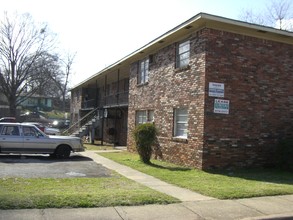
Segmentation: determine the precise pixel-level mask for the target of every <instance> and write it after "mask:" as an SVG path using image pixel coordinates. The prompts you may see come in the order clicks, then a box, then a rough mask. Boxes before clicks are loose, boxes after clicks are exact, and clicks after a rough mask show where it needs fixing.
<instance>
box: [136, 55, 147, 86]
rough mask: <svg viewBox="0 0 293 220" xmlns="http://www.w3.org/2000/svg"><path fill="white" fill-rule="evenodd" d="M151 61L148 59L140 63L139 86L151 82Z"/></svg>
mask: <svg viewBox="0 0 293 220" xmlns="http://www.w3.org/2000/svg"><path fill="white" fill-rule="evenodd" d="M149 68H150V59H149V57H146V58H144V59H142V60H140V61H139V62H138V74H137V84H138V85H141V84H145V83H147V82H148V81H149Z"/></svg>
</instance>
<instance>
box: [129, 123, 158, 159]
mask: <svg viewBox="0 0 293 220" xmlns="http://www.w3.org/2000/svg"><path fill="white" fill-rule="evenodd" d="M156 135H157V129H156V127H155V125H154V124H152V123H146V124H139V125H137V126H136V127H135V129H134V131H133V136H134V140H135V144H136V149H137V152H138V154H139V157H140V159H141V160H142V161H143V162H144V163H147V164H148V163H150V159H151V156H152V145H153V144H154V142H155V140H156Z"/></svg>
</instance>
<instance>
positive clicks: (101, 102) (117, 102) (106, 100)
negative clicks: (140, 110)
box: [81, 91, 129, 110]
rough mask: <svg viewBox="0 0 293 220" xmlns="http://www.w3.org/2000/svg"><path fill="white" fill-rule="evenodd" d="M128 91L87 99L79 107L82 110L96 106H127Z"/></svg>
mask: <svg viewBox="0 0 293 220" xmlns="http://www.w3.org/2000/svg"><path fill="white" fill-rule="evenodd" d="M128 94H129V93H128V91H126V92H120V93H116V94H112V95H108V96H103V97H102V98H99V99H97V100H96V99H89V100H86V101H83V102H82V103H81V107H82V109H84V110H90V109H94V108H96V107H101V108H103V107H117V106H128Z"/></svg>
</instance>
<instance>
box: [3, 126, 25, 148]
mask: <svg viewBox="0 0 293 220" xmlns="http://www.w3.org/2000/svg"><path fill="white" fill-rule="evenodd" d="M0 132H1V133H0V147H1V152H3V153H20V152H21V151H22V148H23V137H22V135H21V133H20V129H19V125H14V124H7V125H6V124H4V125H2V126H1V131H0Z"/></svg>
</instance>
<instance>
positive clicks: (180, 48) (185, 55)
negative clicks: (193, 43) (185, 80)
mask: <svg viewBox="0 0 293 220" xmlns="http://www.w3.org/2000/svg"><path fill="white" fill-rule="evenodd" d="M176 51H177V53H176V68H183V67H186V66H188V64H189V56H190V41H189V40H187V41H183V42H181V43H179V44H178V45H177V50H176Z"/></svg>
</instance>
